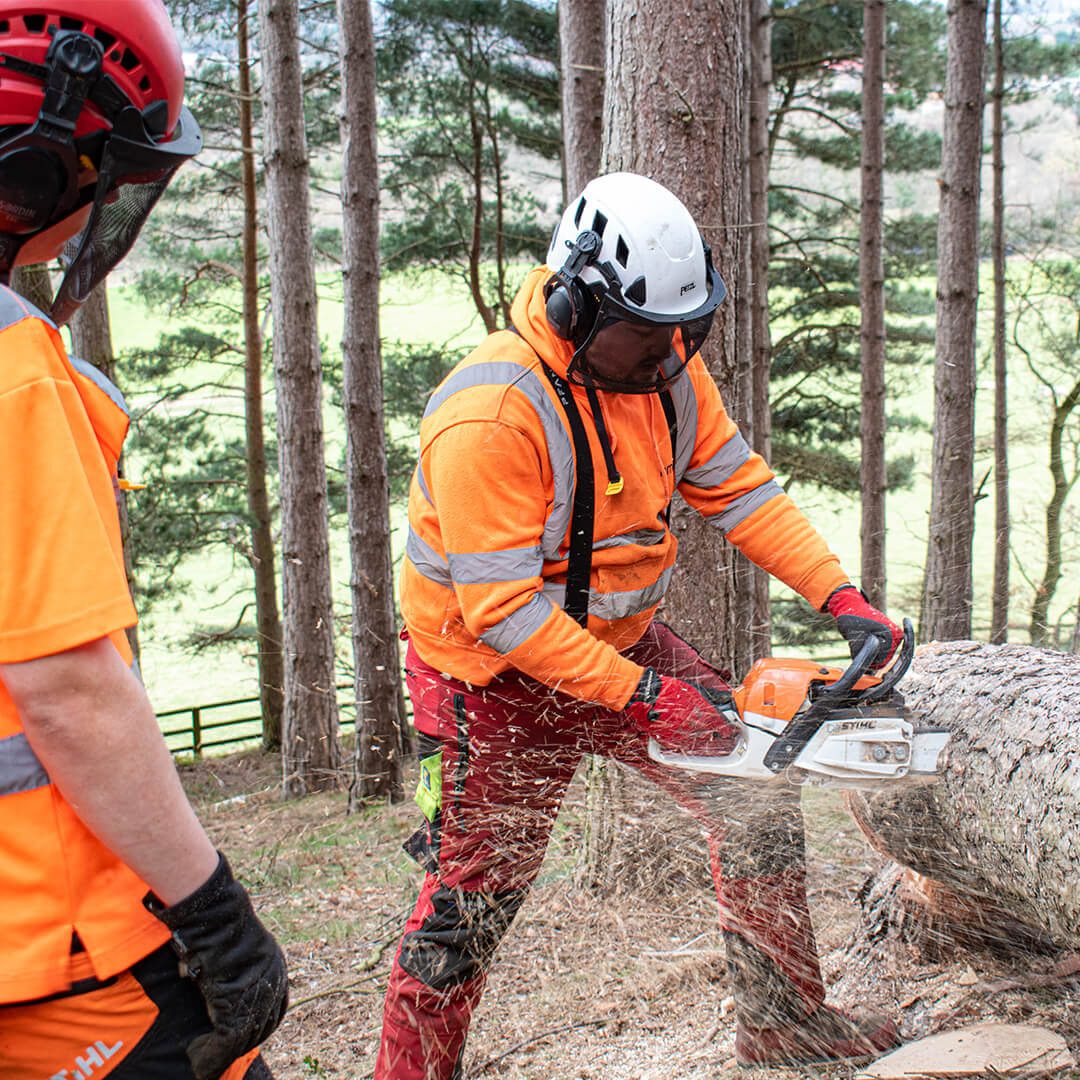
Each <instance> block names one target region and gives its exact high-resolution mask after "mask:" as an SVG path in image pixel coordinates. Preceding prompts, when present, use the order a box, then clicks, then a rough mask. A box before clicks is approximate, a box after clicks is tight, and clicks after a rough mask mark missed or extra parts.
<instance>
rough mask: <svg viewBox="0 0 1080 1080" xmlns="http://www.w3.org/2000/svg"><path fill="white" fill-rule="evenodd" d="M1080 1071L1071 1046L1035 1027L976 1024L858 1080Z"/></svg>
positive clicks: (897, 1056) (916, 1046) (924, 1042)
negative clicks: (993, 1071)
mask: <svg viewBox="0 0 1080 1080" xmlns="http://www.w3.org/2000/svg"><path fill="white" fill-rule="evenodd" d="M1074 1065H1076V1058H1074V1057H1073V1055H1072V1054H1071V1053H1070V1051H1069V1048H1068V1046H1066V1045H1065V1040H1064V1039H1063V1038H1062V1037H1061V1036H1060V1035H1057V1034H1055V1033H1054V1032H1052V1031H1048V1030H1047V1029H1046V1028H1041V1027H1036V1026H1034V1025H1033V1024H975V1025H973V1026H971V1027H965V1028H959V1029H957V1030H955V1031H942V1032H939V1033H938V1034H937V1035H930V1036H928V1037H927V1038H925V1039H919V1040H918V1042H913V1043H908V1044H907V1045H906V1046H902V1047H900V1049H899V1050H894V1051H893V1052H892V1053H891V1054H886V1055H885V1057H883V1058H878V1060H877V1061H875V1062H874V1063H873V1064H872V1065H869V1066H867V1068H866V1069H865V1070H863V1071H862V1072H860V1073H856V1077H855V1080H918V1078H919V1077H928V1076H933V1077H941V1076H948V1077H962V1076H983V1077H985V1076H988V1075H989V1076H992V1075H997V1074H996V1073H991V1072H989V1070H991V1069H996V1070H997V1071H998V1073H1001V1072H1008V1074H1009V1076H1010V1077H1014V1076H1015V1077H1021V1076H1042V1075H1045V1074H1046V1073H1048V1072H1051V1071H1053V1070H1055V1069H1063V1068H1067V1067H1070V1066H1074Z"/></svg>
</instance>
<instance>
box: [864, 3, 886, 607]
mask: <svg viewBox="0 0 1080 1080" xmlns="http://www.w3.org/2000/svg"><path fill="white" fill-rule="evenodd" d="M884 82H885V0H865V3H864V5H863V83H862V214H861V221H860V236H859V302H860V305H861V307H862V324H861V328H860V331H859V345H860V360H861V366H862V415H861V422H860V430H861V435H862V458H861V463H860V470H859V471H860V486H861V488H862V526H861V533H860V538H861V541H862V587H863V591H864V592H865V593H866V595H867V596H868V597H869V599H870V602H871V603H872V604H873V605H874V606H875V607H878V608H880V609H882V610H884V609H885V606H886V602H885V487H886V481H885V254H884V248H885V213H884V190H883V189H884V173H885V92H884Z"/></svg>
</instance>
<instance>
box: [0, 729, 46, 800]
mask: <svg viewBox="0 0 1080 1080" xmlns="http://www.w3.org/2000/svg"><path fill="white" fill-rule="evenodd" d="M48 783H50V781H49V774H48V773H47V772H46V771H45V766H44V765H42V764H41V762H40V761H38V759H37V755H36V754H35V753H34V751H33V750H31V749H30V743H29V742H27V739H26V736H25V735H23V734H18V735H9V736H8V737H7V738H6V739H0V795H15V794H16V793H18V792H20V791H33V790H34V789H35V788H41V787H45V786H46V785H47V784H48Z"/></svg>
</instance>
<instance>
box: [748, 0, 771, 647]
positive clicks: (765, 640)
mask: <svg viewBox="0 0 1080 1080" xmlns="http://www.w3.org/2000/svg"><path fill="white" fill-rule="evenodd" d="M746 12H747V16H746V18H747V49H748V55H749V76H748V79H747V85H748V94H747V102H746V114H747V138H748V143H749V145H748V147H747V150H748V154H747V158H748V160H747V179H748V188H749V190H748V203H747V205H748V207H749V214H750V228H749V229H748V230H747V236H748V239H749V248H750V251H749V270H750V275H749V279H748V281H747V282H746V284H745V286H744V288H743V289H742V290H741V292H742V293H743V294H747V293H748V294H749V300H750V357H751V359H750V395H751V401H752V407H751V409H750V410H749V415H750V417H751V419H752V423H751V429H750V432H749V439H750V443H751V446H753V448H754V449H755V450H756V451H757V452H758V453H759V454H761V455H762V457H764V458H765V460H766V461H769V460H771V458H772V410H771V408H770V403H769V378H770V374H771V368H772V336H771V333H770V330H769V157H770V154H769V93H770V90H771V88H772V9H771V7H770V6H769V4H768V2H767V0H746ZM744 434H745V433H744ZM750 588H751V590H752V596H753V598H752V601H751V604H750V612H749V615H750V622H749V626H750V640H751V644H750V657H749V658H750V660H751V661H754V660H758V659H760V658H761V657H763V656H768V655H769V653H770V652H771V648H772V620H771V616H770V611H769V575H768V574H766V573H765V571H764V570H761V569H760V568H758V567H756V566H755V567H753V573H752V575H751V580H750Z"/></svg>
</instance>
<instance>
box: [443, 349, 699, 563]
mask: <svg viewBox="0 0 1080 1080" xmlns="http://www.w3.org/2000/svg"><path fill="white" fill-rule="evenodd" d="M475 386H513V387H514V389H515V390H519V391H520V392H521V393H522V394H524V395H525V397H526V399H527V400H528V402H529V404H530V405H532V407H533V408H534V409H535V410H536V415H537V417H539V419H540V425H541V427H542V428H543V429H544V439H545V441H546V442H547V449H548V459H549V460H550V462H551V472H552V475H553V476H554V481H555V492H554V497H553V499H552V506H551V513H550V514H549V515H548V519H547V521H546V522H545V523H544V533H543V537H542V539H541V542H540V547H541V550H542V551H543V553H544V558H546V559H549V560H551V561H552V562H557V561H558V559H559V545H560V543H561V542H562V539H563V537H564V536H565V535H566V530H567V528H568V527H569V525H570V512H571V510H572V508H573V507H572V500H573V494H574V448H573V445H572V444H571V442H570V435H569V434H568V432H567V430H566V425H565V424H564V423H563V419H562V416H561V414H560V413H559V411H558V409H557V407H556V405H555V403H554V402H553V401H552V400H551V397H550V396H549V394H548V392H547V390H546V389H545V386H544V383H543V382H542V381H541V379H540V377H539V376H538V375H537V374H536V373H535V372H533V371H531V370H530V369H529V368H527V367H523V366H522V365H521V364H515V363H513V362H511V361H508V360H492V361H488V362H487V363H483V364H470V365H469V366H468V367H464V368H462V369H461V370H460V371H457V372H455V373H454V374H453V375H451V376H450V377H449V378H448V379H447V380H446V382H444V383H443V384H442V386H440V387H439V388H438V389H437V390H436V391H435V393H434V394H432V395H431V399H430V400H429V401H428V405H427V408H426V409H425V410H424V418H425V419H427V418H428V417H429V416H431V415H432V414H433V413H434V412H435V411H436V410H437V409H438V408H439V407H440V406H442V405H443V404H445V403H446V401H447V400H448V399H449V398H451V397H452V396H453V395H454V394H456V393H458V392H459V391H461V390H469V389H471V388H472V387H475ZM680 441H681V440H680ZM429 501H430V499H429Z"/></svg>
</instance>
